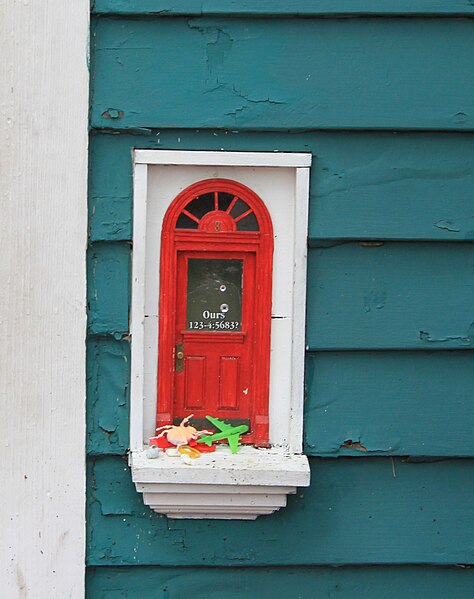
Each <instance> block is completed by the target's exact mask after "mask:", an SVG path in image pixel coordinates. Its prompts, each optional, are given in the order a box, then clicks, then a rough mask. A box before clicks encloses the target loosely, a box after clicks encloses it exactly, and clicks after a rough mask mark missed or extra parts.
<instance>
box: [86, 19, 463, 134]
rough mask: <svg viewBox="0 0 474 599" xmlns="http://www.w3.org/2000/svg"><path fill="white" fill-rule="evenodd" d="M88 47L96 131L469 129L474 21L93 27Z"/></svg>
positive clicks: (109, 23)
mask: <svg viewBox="0 0 474 599" xmlns="http://www.w3.org/2000/svg"><path fill="white" fill-rule="evenodd" d="M92 39H93V68H94V73H95V76H94V80H93V93H92V98H93V103H92V112H91V122H92V125H93V126H94V127H107V128H113V129H126V128H130V127H149V126H155V127H176V126H180V127H200V128H202V127H228V128H231V129H237V128H239V129H257V128H258V129H305V130H307V129H314V128H317V129H324V128H331V129H332V128H336V129H358V128H359V129H360V128H362V129H367V128H371V129H445V130H472V129H473V128H474V78H473V77H471V76H470V74H471V73H472V60H471V57H472V55H473V54H474V21H472V20H471V19H456V20H451V19H415V18H414V19H317V20H311V19H272V20H263V19H255V20H245V19H221V20H212V19H193V20H189V19H184V18H173V19H156V20H153V19H144V20H137V19H131V20H127V19H119V20H117V19H107V18H105V19H104V18H101V19H97V20H96V23H95V29H94V35H93V38H92ZM177 40H178V41H179V43H177ZM428 65H429V68H427V66H428Z"/></svg>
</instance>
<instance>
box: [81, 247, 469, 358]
mask: <svg viewBox="0 0 474 599" xmlns="http://www.w3.org/2000/svg"><path fill="white" fill-rule="evenodd" d="M88 259H89V289H88V302H89V332H90V334H92V335H107V334H109V335H113V336H115V338H117V339H121V338H122V337H124V336H126V335H127V334H128V330H129V307H130V276H131V273H130V246H129V244H128V243H116V242H114V243H96V244H93V245H92V246H91V248H90V250H89V258H88ZM473 268H474V245H473V244H472V243H452V244H443V243H409V242H389V243H385V244H381V245H380V244H375V246H374V245H372V244H368V245H367V244H364V243H346V244H343V245H334V246H330V247H327V248H324V249H321V248H319V249H311V250H310V251H309V254H308V294H307V306H308V308H309V310H308V317H307V323H306V330H307V348H308V350H310V351H313V350H325V351H336V350H371V349H382V350H403V349H407V350H412V349H414V350H444V349H450V350H453V349H454V350H464V349H468V348H472V347H474V314H473V313H472V297H473V294H474V281H473V279H472V269H473Z"/></svg>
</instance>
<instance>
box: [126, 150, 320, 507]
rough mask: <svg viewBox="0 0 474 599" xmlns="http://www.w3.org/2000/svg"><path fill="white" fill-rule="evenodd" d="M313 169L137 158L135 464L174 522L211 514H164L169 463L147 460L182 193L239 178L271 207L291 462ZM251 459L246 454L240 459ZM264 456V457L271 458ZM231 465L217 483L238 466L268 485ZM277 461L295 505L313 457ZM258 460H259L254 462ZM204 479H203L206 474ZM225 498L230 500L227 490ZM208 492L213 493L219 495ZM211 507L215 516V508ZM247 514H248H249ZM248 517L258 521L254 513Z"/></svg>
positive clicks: (276, 381)
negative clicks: (164, 286)
mask: <svg viewBox="0 0 474 599" xmlns="http://www.w3.org/2000/svg"><path fill="white" fill-rule="evenodd" d="M310 165H311V155H310V154H300V153H275V152H271V153H270V152H258V153H257V152H223V151H222V152H204V151H199V152H198V151H172V150H135V151H134V200H133V202H134V220H133V223H134V224H133V263H132V268H133V276H132V281H133V284H132V309H131V324H130V332H131V339H132V356H131V358H132V363H131V414H130V448H131V464H132V471H133V476H134V480H135V482H136V484H137V488H138V489H139V490H141V491H142V492H144V497H145V501H146V502H147V503H148V504H149V505H151V506H152V507H154V509H156V510H157V511H160V512H161V513H163V511H164V513H168V514H169V515H170V514H172V515H173V517H203V516H202V515H201V516H189V510H188V512H186V509H187V508H183V509H184V511H182V513H186V514H187V515H186V516H182V515H181V516H179V515H178V516H177V515H176V514H177V513H178V514H179V513H180V512H179V509H177V511H176V509H175V510H171V508H170V506H168V505H167V504H166V505H165V504H163V502H161V504H162V507H161V509H160V507H159V504H160V501H158V500H157V498H156V497H157V496H156V494H155V495H154V497H153V498H151V497H152V495H153V493H150V489H149V486H147V485H148V483H150V484H151V483H156V484H161V485H163V484H167V483H168V482H169V481H168V479H167V478H166V468H163V465H164V463H163V462H162V463H161V466H160V465H159V460H157V463H156V464H152V462H153V461H152V460H146V459H145V458H144V449H145V448H146V442H147V440H148V438H149V437H150V436H152V435H153V432H154V428H153V427H154V413H155V408H156V381H157V370H156V365H157V344H158V309H159V307H158V297H159V263H160V237H161V225H162V220H163V218H164V216H165V213H166V210H167V209H168V206H169V204H170V203H171V202H172V201H173V199H174V198H175V197H176V195H177V194H178V193H179V192H180V191H182V189H185V188H186V187H188V185H190V184H191V183H194V182H196V181H199V180H202V179H206V178H210V177H223V178H230V179H234V180H237V181H239V182H241V183H243V184H245V185H247V186H248V187H250V188H252V189H253V190H254V191H255V192H256V193H257V194H258V195H259V196H260V197H261V198H262V199H263V201H264V202H265V204H266V206H267V208H268V210H269V212H270V216H271V218H272V222H273V227H274V237H275V254H274V268H273V292H272V304H273V305H272V337H271V358H270V405H269V408H270V409H269V421H270V445H271V446H272V448H273V449H272V451H273V454H274V453H275V451H276V452H277V453H279V454H280V455H285V456H286V457H287V458H288V456H292V455H293V456H295V457H296V456H297V455H298V454H301V452H302V427H303V398H304V389H303V377H304V351H305V343H304V339H305V300H306V256H307V252H306V238H307V225H308V196H309V168H310ZM249 451H250V453H251V448H249V450H248V451H247V452H246V454H245V455H247V457H248V455H249ZM243 453H244V452H240V453H239V454H237V458H239V457H240V456H241V454H243ZM259 456H260V458H261V456H262V454H261V453H260V454H259ZM300 457H301V458H303V457H304V456H300ZM249 459H250V458H249ZM222 460H223V461H222V464H221V466H220V468H221V475H218V476H217V480H219V479H221V482H222V483H223V484H224V482H223V481H224V480H225V479H226V476H225V474H224V472H225V471H227V470H229V468H230V470H232V469H235V468H238V469H239V472H240V478H241V484H242V485H243V486H247V487H248V485H249V484H250V483H251V482H252V481H254V485H255V484H257V485H258V484H259V483H258V482H255V480H256V479H261V473H260V474H258V473H257V472H256V471H255V472H254V471H253V470H252V468H250V467H247V466H246V465H245V460H246V458H244V457H242V458H241V459H240V462H239V459H237V465H236V464H235V463H234V462H232V464H231V463H230V458H225V457H223V458H222ZM275 460H276V461H275ZM267 461H268V464H267V466H268V469H269V471H272V472H273V474H270V475H269V476H270V479H271V478H272V476H273V478H274V480H277V479H278V481H279V485H276V483H275V484H274V485H273V486H274V487H275V491H274V492H275V493H276V494H278V498H277V499H276V502H277V504H278V507H279V505H280V503H281V502H282V501H283V499H284V501H285V502H286V498H285V497H286V493H287V492H291V491H288V490H286V491H284V492H283V491H281V489H283V488H285V489H287V488H293V487H292V485H305V484H308V483H309V468H308V464H307V460H306V458H305V457H304V460H295V461H294V463H293V466H294V468H293V466H292V467H290V466H289V465H288V461H286V462H285V467H283V466H282V464H283V462H279V458H277V457H275V455H273V457H270V456H269V457H268V458H267ZM200 462H201V463H204V462H205V460H203V459H202V458H201V460H200ZM249 463H252V459H250V461H249ZM134 465H135V469H134ZM150 468H151V470H150ZM157 468H158V470H157ZM173 468H174V466H173ZM292 468H293V469H292ZM226 469H227V470H226ZM194 472H195V473H196V475H197V471H196V469H194ZM283 472H284V473H286V478H285V476H283V479H282V477H281V474H282V473H283ZM143 476H145V479H146V480H144V479H143ZM175 476H176V473H175ZM208 478H209V477H208V476H207V474H206V471H205V468H204V470H202V471H201V473H200V480H201V481H202V480H207V479H208ZM211 478H212V477H211ZM178 479H179V480H180V484H185V483H186V481H187V480H188V479H189V480H188V482H193V483H197V482H199V481H198V480H197V477H196V476H193V475H191V476H190V471H189V469H188V470H186V469H185V470H184V472H183V473H181V475H180V476H178ZM178 479H176V478H175V480H178ZM282 480H283V482H282ZM144 484H145V486H143V485H144ZM216 484H217V483H216ZM265 484H267V483H265ZM282 484H283V485H284V486H283V487H282V486H281V485H282ZM270 486H271V485H270ZM145 489H146V492H145ZM233 492H235V489H234V490H233ZM220 493H221V494H222V490H220ZM229 493H230V491H229ZM207 495H208V496H209V491H208V492H207ZM251 495H252V494H251ZM252 496H253V495H252ZM168 497H169V495H168ZM147 498H148V500H147ZM232 501H234V500H232ZM279 502H280V503H279ZM163 506H164V507H163ZM201 507H202V506H201ZM278 507H277V508H275V509H278ZM202 509H204V511H206V509H207V508H206V507H204V508H202ZM236 509H237V508H236ZM262 509H263V508H262ZM267 509H269V508H268V506H267ZM222 510H224V511H226V510H227V508H224V507H223V506H221V512H220V513H221V516H217V515H214V516H210V515H209V513H207V517H222V513H223V511H222ZM270 511H274V509H271V510H270ZM198 513H201V512H198ZM226 513H227V512H226ZM239 513H240V512H239ZM259 513H270V512H264V511H261V512H259ZM257 515H258V514H257ZM250 516H251V517H255V516H252V515H250ZM226 517H227V516H226ZM228 517H236V516H235V515H229V516H228ZM237 517H244V515H243V512H242V513H241V514H240V516H237ZM245 517H249V514H248V512H246V516H245Z"/></svg>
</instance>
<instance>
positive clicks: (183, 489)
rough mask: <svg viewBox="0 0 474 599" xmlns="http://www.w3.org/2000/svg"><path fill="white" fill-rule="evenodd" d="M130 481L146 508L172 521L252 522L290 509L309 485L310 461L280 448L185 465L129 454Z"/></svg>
mask: <svg viewBox="0 0 474 599" xmlns="http://www.w3.org/2000/svg"><path fill="white" fill-rule="evenodd" d="M130 465H131V468H132V478H133V482H134V483H135V486H136V488H137V491H139V492H140V493H143V499H144V502H145V504H146V505H148V506H150V507H151V508H152V509H153V510H154V511H155V512H157V513H159V514H165V515H166V516H168V517H169V518H212V519H236V520H254V519H255V518H257V517H258V516H261V515H267V514H272V513H273V512H275V511H277V510H279V509H280V508H281V507H284V506H285V505H286V498H287V495H288V494H290V493H296V487H307V486H308V485H309V482H310V471H309V464H308V458H307V457H306V456H304V455H299V454H290V453H287V452H285V451H283V450H279V449H257V448H255V447H250V446H248V447H242V448H241V449H240V451H239V452H238V453H237V454H235V455H232V454H231V453H230V450H229V448H228V447H226V446H219V447H218V448H217V451H215V452H214V453H203V454H201V457H200V458H198V459H196V460H190V463H185V462H184V461H182V460H181V459H180V458H176V457H169V456H167V455H166V454H165V453H160V455H159V457H158V458H156V459H149V458H147V456H146V451H145V450H144V451H137V452H133V453H131V455H130Z"/></svg>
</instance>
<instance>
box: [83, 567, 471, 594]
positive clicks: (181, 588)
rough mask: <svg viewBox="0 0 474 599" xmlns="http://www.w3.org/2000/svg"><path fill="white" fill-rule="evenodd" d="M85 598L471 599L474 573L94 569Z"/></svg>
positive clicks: (400, 569) (342, 569)
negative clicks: (358, 598)
mask: <svg viewBox="0 0 474 599" xmlns="http://www.w3.org/2000/svg"><path fill="white" fill-rule="evenodd" d="M87 592H88V596H89V597H94V598H95V599H123V598H124V597H127V599H143V597H158V596H162V597H169V598H172V597H186V596H188V595H191V596H192V597H193V598H194V599H223V598H225V599H241V598H242V597H245V599H275V598H280V597H288V598H291V599H296V598H298V599H327V598H328V597H333V596H335V597H337V598H338V599H354V597H364V599H380V598H381V597H383V599H400V598H401V597H403V599H420V597H429V598H430V599H446V598H447V597H452V598H454V597H455V598H456V599H472V596H473V595H474V570H473V569H462V568H436V567H426V566H421V567H420V566H418V567H416V566H415V567H409V566H405V567H401V566H391V567H390V566H389V567H387V566H378V567H374V566H370V567H340V568H330V567H311V568H308V567H299V568H295V567H278V568H271V567H267V568H192V567H191V568H172V567H153V566H138V567H134V568H132V567H119V568H114V567H109V568H90V569H89V571H88V574H87ZM157 593H158V595H157ZM161 593H162V595H161Z"/></svg>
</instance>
